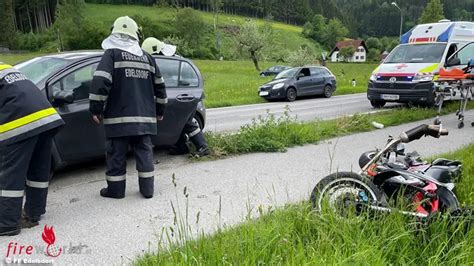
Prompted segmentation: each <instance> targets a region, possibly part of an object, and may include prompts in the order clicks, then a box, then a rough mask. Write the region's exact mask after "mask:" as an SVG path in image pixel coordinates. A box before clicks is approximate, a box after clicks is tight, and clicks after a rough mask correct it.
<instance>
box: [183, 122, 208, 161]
mask: <svg viewBox="0 0 474 266" xmlns="http://www.w3.org/2000/svg"><path fill="white" fill-rule="evenodd" d="M188 138H189V140H190V141H191V142H192V143H193V144H194V146H195V147H196V150H199V149H201V148H207V141H206V138H204V134H203V133H202V131H201V128H200V127H199V123H198V121H197V120H196V118H194V115H193V116H191V118H189V120H188V121H187V122H186V124H185V125H184V129H183V132H182V133H181V135H180V137H179V139H178V142H177V143H176V147H178V149H179V150H181V151H187V152H189V149H188V146H187V145H186V141H187V139H188Z"/></svg>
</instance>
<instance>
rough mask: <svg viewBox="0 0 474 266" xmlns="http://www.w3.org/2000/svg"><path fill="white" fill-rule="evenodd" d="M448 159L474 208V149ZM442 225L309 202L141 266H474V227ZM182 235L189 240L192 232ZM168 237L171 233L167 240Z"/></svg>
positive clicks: (184, 242)
mask: <svg viewBox="0 0 474 266" xmlns="http://www.w3.org/2000/svg"><path fill="white" fill-rule="evenodd" d="M442 157H447V158H452V159H457V160H461V161H462V162H463V164H464V167H465V168H464V172H463V178H462V180H461V182H460V183H459V184H458V185H457V186H458V191H457V195H458V198H459V200H460V202H462V203H463V204H466V205H474V144H471V145H469V146H467V147H465V148H463V149H461V150H459V151H456V152H454V153H451V154H447V155H443V156H442ZM472 222H473V221H472V220H471V224H472V225H471V228H470V229H469V230H466V228H467V226H466V223H468V220H465V221H460V222H458V223H450V222H449V221H448V220H444V219H441V220H436V221H434V222H432V223H430V224H429V225H428V226H427V225H421V224H420V223H419V222H418V221H416V220H415V218H410V217H406V216H402V215H400V214H396V213H394V214H391V215H387V216H381V217H376V218H374V217H363V218H361V219H355V218H352V219H340V218H338V217H337V216H336V215H335V214H334V213H332V212H323V213H322V214H321V215H319V214H316V213H314V212H313V211H312V209H311V206H310V204H309V203H308V202H303V203H300V204H295V205H287V206H285V207H284V208H279V209H276V210H270V211H268V212H266V213H264V214H263V215H261V217H260V218H258V219H256V220H251V219H247V220H246V221H245V223H243V224H241V225H238V226H235V227H231V228H224V229H220V230H218V232H217V233H216V234H213V235H205V234H201V235H200V236H199V237H198V238H197V239H192V240H191V239H190V238H189V236H188V237H182V238H181V241H178V242H175V243H173V244H172V245H171V246H168V245H164V244H162V245H160V246H161V248H160V250H159V252H158V253H156V254H149V255H147V256H144V257H142V258H139V259H138V260H137V261H136V264H137V265H224V264H229V265H231V264H239V265H273V264H277V265H393V264H394V265H472V264H473V263H474V245H473V243H474V224H473V223H472ZM175 234H178V235H181V236H183V235H184V236H186V234H185V232H183V231H179V232H176V231H175ZM165 235H166V234H165Z"/></svg>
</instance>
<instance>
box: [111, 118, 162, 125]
mask: <svg viewBox="0 0 474 266" xmlns="http://www.w3.org/2000/svg"><path fill="white" fill-rule="evenodd" d="M124 123H153V124H156V117H143V116H124V117H115V118H106V119H104V124H105V125H113V124H124Z"/></svg>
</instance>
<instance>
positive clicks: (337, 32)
mask: <svg viewBox="0 0 474 266" xmlns="http://www.w3.org/2000/svg"><path fill="white" fill-rule="evenodd" d="M348 34H349V30H348V29H347V28H346V27H344V25H343V24H342V22H341V21H340V20H339V19H337V18H333V19H330V20H329V22H328V24H327V25H326V27H325V29H324V33H323V36H322V43H323V44H324V45H325V46H326V47H327V48H331V47H334V45H336V43H337V42H338V41H340V40H342V39H344V37H346V36H347V35H348Z"/></svg>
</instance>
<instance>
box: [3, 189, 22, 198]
mask: <svg viewBox="0 0 474 266" xmlns="http://www.w3.org/2000/svg"><path fill="white" fill-rule="evenodd" d="M24 194H25V191H24V190H0V197H4V198H22V197H23V195H24Z"/></svg>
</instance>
